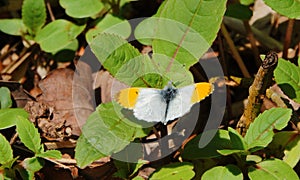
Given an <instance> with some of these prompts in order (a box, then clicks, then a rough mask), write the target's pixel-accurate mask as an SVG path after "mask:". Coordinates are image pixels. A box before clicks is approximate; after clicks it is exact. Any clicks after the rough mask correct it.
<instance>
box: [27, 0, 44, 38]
mask: <svg viewBox="0 0 300 180" xmlns="http://www.w3.org/2000/svg"><path fill="white" fill-rule="evenodd" d="M22 20H23V23H24V24H25V26H26V27H27V28H28V30H29V33H30V34H33V35H35V34H36V33H37V32H38V31H39V30H40V29H41V27H42V26H43V25H44V24H45V22H46V7H45V3H44V0H24V1H23V5H22Z"/></svg>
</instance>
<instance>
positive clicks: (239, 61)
mask: <svg viewBox="0 0 300 180" xmlns="http://www.w3.org/2000/svg"><path fill="white" fill-rule="evenodd" d="M221 32H222V34H223V36H224V38H225V40H226V41H227V44H228V46H229V48H230V50H231V52H232V56H233V58H234V59H235V60H236V62H237V64H238V66H239V67H240V69H241V71H242V73H243V76H244V77H246V78H250V77H251V76H250V74H249V72H248V70H247V68H246V66H245V64H244V62H243V60H242V58H241V56H240V54H239V52H238V51H237V49H236V47H235V46H234V43H233V41H232V39H231V37H230V35H229V33H228V31H227V29H226V27H225V25H224V24H223V23H222V25H221Z"/></svg>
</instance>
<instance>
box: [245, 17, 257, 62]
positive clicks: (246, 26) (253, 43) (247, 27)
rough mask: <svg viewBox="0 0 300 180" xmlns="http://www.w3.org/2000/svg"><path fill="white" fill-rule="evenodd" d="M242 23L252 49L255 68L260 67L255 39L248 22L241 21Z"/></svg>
mask: <svg viewBox="0 0 300 180" xmlns="http://www.w3.org/2000/svg"><path fill="white" fill-rule="evenodd" d="M243 23H244V26H245V29H246V32H247V36H248V38H249V41H250V44H251V48H252V51H253V55H254V60H255V64H256V67H259V66H260V65H261V60H260V57H259V51H258V48H257V46H256V39H255V37H254V35H253V32H252V30H251V27H250V25H249V21H248V20H247V21H243Z"/></svg>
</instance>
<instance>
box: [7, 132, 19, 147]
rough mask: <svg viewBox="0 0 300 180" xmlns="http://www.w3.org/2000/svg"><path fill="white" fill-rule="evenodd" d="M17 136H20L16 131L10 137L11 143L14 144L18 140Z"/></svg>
mask: <svg viewBox="0 0 300 180" xmlns="http://www.w3.org/2000/svg"><path fill="white" fill-rule="evenodd" d="M17 137H18V133H17V132H16V133H15V134H14V135H13V137H12V138H11V139H10V141H9V144H10V145H12V144H13V143H14V142H15V141H16V139H17Z"/></svg>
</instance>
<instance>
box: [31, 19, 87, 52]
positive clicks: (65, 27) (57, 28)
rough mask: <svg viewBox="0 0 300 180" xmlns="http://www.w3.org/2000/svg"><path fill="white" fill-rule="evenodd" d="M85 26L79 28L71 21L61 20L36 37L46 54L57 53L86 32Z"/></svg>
mask: <svg viewBox="0 0 300 180" xmlns="http://www.w3.org/2000/svg"><path fill="white" fill-rule="evenodd" d="M84 28H85V25H82V26H77V25H75V24H73V23H72V22H70V21H67V20H64V19H59V20H55V21H53V22H51V23H49V24H47V25H46V26H45V27H44V28H43V29H42V30H41V31H39V32H38V33H37V35H36V37H35V41H36V42H37V43H38V44H40V46H41V48H42V49H43V50H44V51H46V52H50V53H53V52H57V51H59V50H62V49H63V48H64V47H66V46H67V45H68V44H69V43H70V42H72V41H74V39H75V38H76V37H77V36H78V35H79V34H80V33H81V32H82V31H83V30H84Z"/></svg>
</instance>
